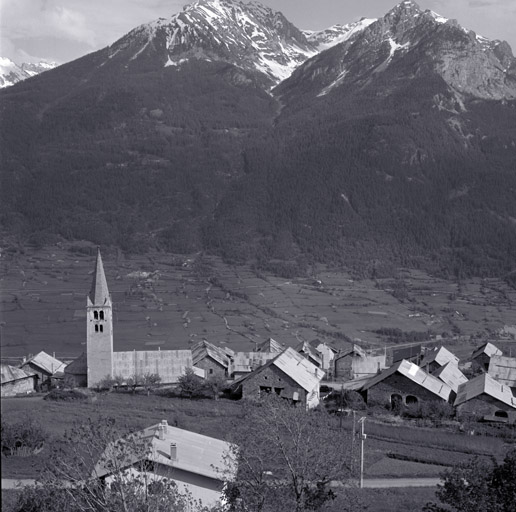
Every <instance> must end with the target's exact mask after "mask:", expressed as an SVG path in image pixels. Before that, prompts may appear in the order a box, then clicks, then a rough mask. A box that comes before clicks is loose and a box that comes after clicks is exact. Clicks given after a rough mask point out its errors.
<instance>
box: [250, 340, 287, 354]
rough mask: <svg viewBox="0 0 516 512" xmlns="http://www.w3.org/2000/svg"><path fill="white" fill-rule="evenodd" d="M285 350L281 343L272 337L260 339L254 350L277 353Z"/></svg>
mask: <svg viewBox="0 0 516 512" xmlns="http://www.w3.org/2000/svg"><path fill="white" fill-rule="evenodd" d="M284 350H285V346H284V345H282V344H281V343H279V342H277V341H276V340H274V339H272V338H268V339H267V340H265V341H262V342H261V343H259V344H258V345H257V346H256V352H269V353H274V352H275V353H277V354H279V353H280V352H283V351H284Z"/></svg>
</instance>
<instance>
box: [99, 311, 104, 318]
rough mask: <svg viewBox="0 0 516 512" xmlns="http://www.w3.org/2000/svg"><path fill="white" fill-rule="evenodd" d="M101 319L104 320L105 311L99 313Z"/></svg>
mask: <svg viewBox="0 0 516 512" xmlns="http://www.w3.org/2000/svg"><path fill="white" fill-rule="evenodd" d="M99 318H100V319H101V320H104V311H101V312H100V313H99Z"/></svg>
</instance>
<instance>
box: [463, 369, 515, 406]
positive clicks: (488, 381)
mask: <svg viewBox="0 0 516 512" xmlns="http://www.w3.org/2000/svg"><path fill="white" fill-rule="evenodd" d="M484 394H485V395H488V396H490V397H492V398H495V399H496V400H499V401H500V402H503V403H504V404H506V405H509V406H511V407H514V409H516V398H515V397H514V395H513V394H512V391H511V389H510V388H509V387H508V386H504V385H503V384H501V383H500V382H498V381H497V380H495V379H493V377H491V376H490V375H489V374H488V373H483V374H482V375H479V376H478V377H475V378H474V379H471V380H470V381H468V382H465V383H464V384H461V385H460V386H459V390H458V392H457V398H456V399H455V403H454V404H453V405H455V406H457V405H461V404H463V403H464V402H467V401H468V400H472V399H473V398H477V397H479V396H481V395H484Z"/></svg>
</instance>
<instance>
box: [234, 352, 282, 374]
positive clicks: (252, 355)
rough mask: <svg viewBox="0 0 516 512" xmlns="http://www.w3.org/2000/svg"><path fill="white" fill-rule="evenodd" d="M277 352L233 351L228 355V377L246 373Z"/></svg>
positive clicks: (268, 359) (262, 363)
mask: <svg viewBox="0 0 516 512" xmlns="http://www.w3.org/2000/svg"><path fill="white" fill-rule="evenodd" d="M277 355H278V352H265V351H262V352H233V354H232V355H231V356H230V358H229V359H230V371H229V372H230V377H231V378H233V379H238V378H240V377H242V376H243V375H247V374H249V373H251V372H253V371H254V370H256V369H257V368H259V367H260V366H263V365H264V364H265V363H266V362H267V361H270V360H271V359H273V358H275V357H276V356H277Z"/></svg>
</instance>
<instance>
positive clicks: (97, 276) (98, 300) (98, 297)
mask: <svg viewBox="0 0 516 512" xmlns="http://www.w3.org/2000/svg"><path fill="white" fill-rule="evenodd" d="M88 297H89V299H90V301H91V302H92V304H94V305H96V306H103V305H104V304H109V302H110V299H109V290H108V285H107V281H106V274H105V273H104V265H103V263H102V256H101V255H100V248H99V247H97V261H96V263H95V271H94V272H93V281H92V283H91V289H90V293H89V295H88Z"/></svg>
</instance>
